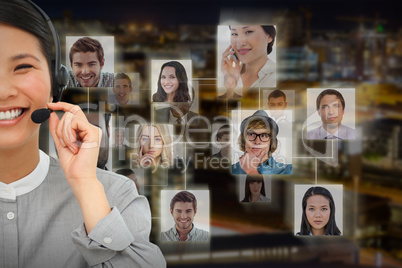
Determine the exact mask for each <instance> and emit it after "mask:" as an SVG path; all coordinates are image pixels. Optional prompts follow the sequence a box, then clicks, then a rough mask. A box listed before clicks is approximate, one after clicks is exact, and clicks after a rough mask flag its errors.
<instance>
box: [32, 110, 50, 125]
mask: <svg viewBox="0 0 402 268" xmlns="http://www.w3.org/2000/svg"><path fill="white" fill-rule="evenodd" d="M52 112H53V110H50V109H47V108H43V109H38V110H35V111H33V113H32V114H31V119H32V121H33V122H34V123H36V124H42V123H43V122H45V121H46V120H48V119H49V117H50V114H51V113H52Z"/></svg>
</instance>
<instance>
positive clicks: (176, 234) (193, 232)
mask: <svg viewBox="0 0 402 268" xmlns="http://www.w3.org/2000/svg"><path fill="white" fill-rule="evenodd" d="M173 233H174V236H175V237H176V238H177V240H179V241H181V240H180V234H179V232H178V231H177V229H176V225H175V226H174V227H173ZM194 234H195V227H194V223H193V224H192V228H191V231H190V232H189V233H188V235H187V240H189V239H190V238H191V237H192V236H193V235H194ZM187 240H186V241H187Z"/></svg>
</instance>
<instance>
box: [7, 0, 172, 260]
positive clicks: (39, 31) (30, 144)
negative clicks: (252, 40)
mask: <svg viewBox="0 0 402 268" xmlns="http://www.w3.org/2000/svg"><path fill="white" fill-rule="evenodd" d="M46 21H47V22H46ZM48 28H49V29H50V31H51V32H52V34H51V35H53V39H54V43H55V47H56V50H55V51H56V56H55V61H52V58H53V55H52V36H51V35H50V34H49V29H48ZM0 38H1V42H0V51H1V57H0V211H1V215H2V217H0V241H1V242H0V245H1V246H0V267H87V266H97V267H102V266H107V267H110V266H113V267H163V266H165V265H166V264H165V261H164V259H163V256H162V254H161V252H160V250H159V248H157V247H156V246H155V245H153V244H151V243H150V242H149V234H150V225H151V219H150V210H149V205H148V203H147V201H146V199H145V197H143V196H139V195H138V194H137V193H136V191H135V185H134V183H133V182H132V181H130V180H127V179H124V178H123V177H121V176H118V175H115V174H113V173H109V172H105V171H101V170H97V169H96V163H97V159H98V153H99V140H100V135H99V130H98V128H97V127H95V126H93V125H91V124H90V123H88V121H87V119H86V117H85V115H84V113H83V112H82V111H81V109H79V107H78V106H74V105H71V104H68V103H63V102H56V101H58V100H59V98H60V96H61V92H62V90H63V89H64V87H65V85H66V81H67V80H66V70H65V67H63V66H62V65H61V64H60V44H59V40H58V37H57V33H56V32H55V30H54V28H53V25H52V24H51V22H50V20H49V19H48V17H47V16H46V14H45V13H44V12H43V11H41V10H40V8H38V7H37V6H35V5H34V4H33V3H32V2H30V1H22V0H7V1H5V0H0ZM52 101H53V103H52ZM44 107H48V108H50V109H52V110H59V111H64V115H63V117H62V118H61V119H59V118H58V117H57V115H56V114H55V113H53V114H51V115H50V122H49V129H50V132H51V134H52V137H53V140H54V141H55V144H56V148H57V151H58V155H59V160H56V159H53V158H50V157H49V156H48V155H46V154H45V153H43V152H42V151H40V150H39V125H37V124H35V123H33V122H32V121H31V115H32V113H33V111H35V110H38V109H42V108H44ZM42 111H45V112H44V113H41V114H39V115H37V116H35V115H34V116H33V117H34V119H35V117H36V120H35V121H37V122H43V121H44V120H46V117H47V116H49V113H46V110H42ZM43 115H44V116H43ZM38 117H39V118H38Z"/></svg>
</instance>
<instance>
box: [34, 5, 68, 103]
mask: <svg viewBox="0 0 402 268" xmlns="http://www.w3.org/2000/svg"><path fill="white" fill-rule="evenodd" d="M27 2H28V3H29V4H31V6H32V7H33V8H34V9H36V10H37V11H38V12H39V14H40V15H41V16H42V17H43V18H44V19H45V20H46V22H47V25H48V26H49V29H50V32H51V33H52V36H53V40H54V47H55V58H54V60H52V66H50V68H52V69H53V70H52V93H53V102H58V101H59V100H60V99H61V94H62V93H63V90H64V89H65V88H66V87H67V83H68V78H69V74H68V70H67V68H66V66H64V65H62V64H61V48H60V39H59V35H58V34H57V32H56V29H55V28H54V26H53V23H52V21H51V20H50V18H49V16H48V15H46V13H45V12H44V11H43V10H42V9H41V8H40V7H38V6H37V5H36V4H35V3H33V2H32V1H31V0H27Z"/></svg>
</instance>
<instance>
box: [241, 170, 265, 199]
mask: <svg viewBox="0 0 402 268" xmlns="http://www.w3.org/2000/svg"><path fill="white" fill-rule="evenodd" d="M252 182H262V185H261V195H263V196H265V183H264V177H263V176H262V175H247V177H246V184H245V187H244V199H243V200H242V202H250V199H251V190H250V183H252Z"/></svg>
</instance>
